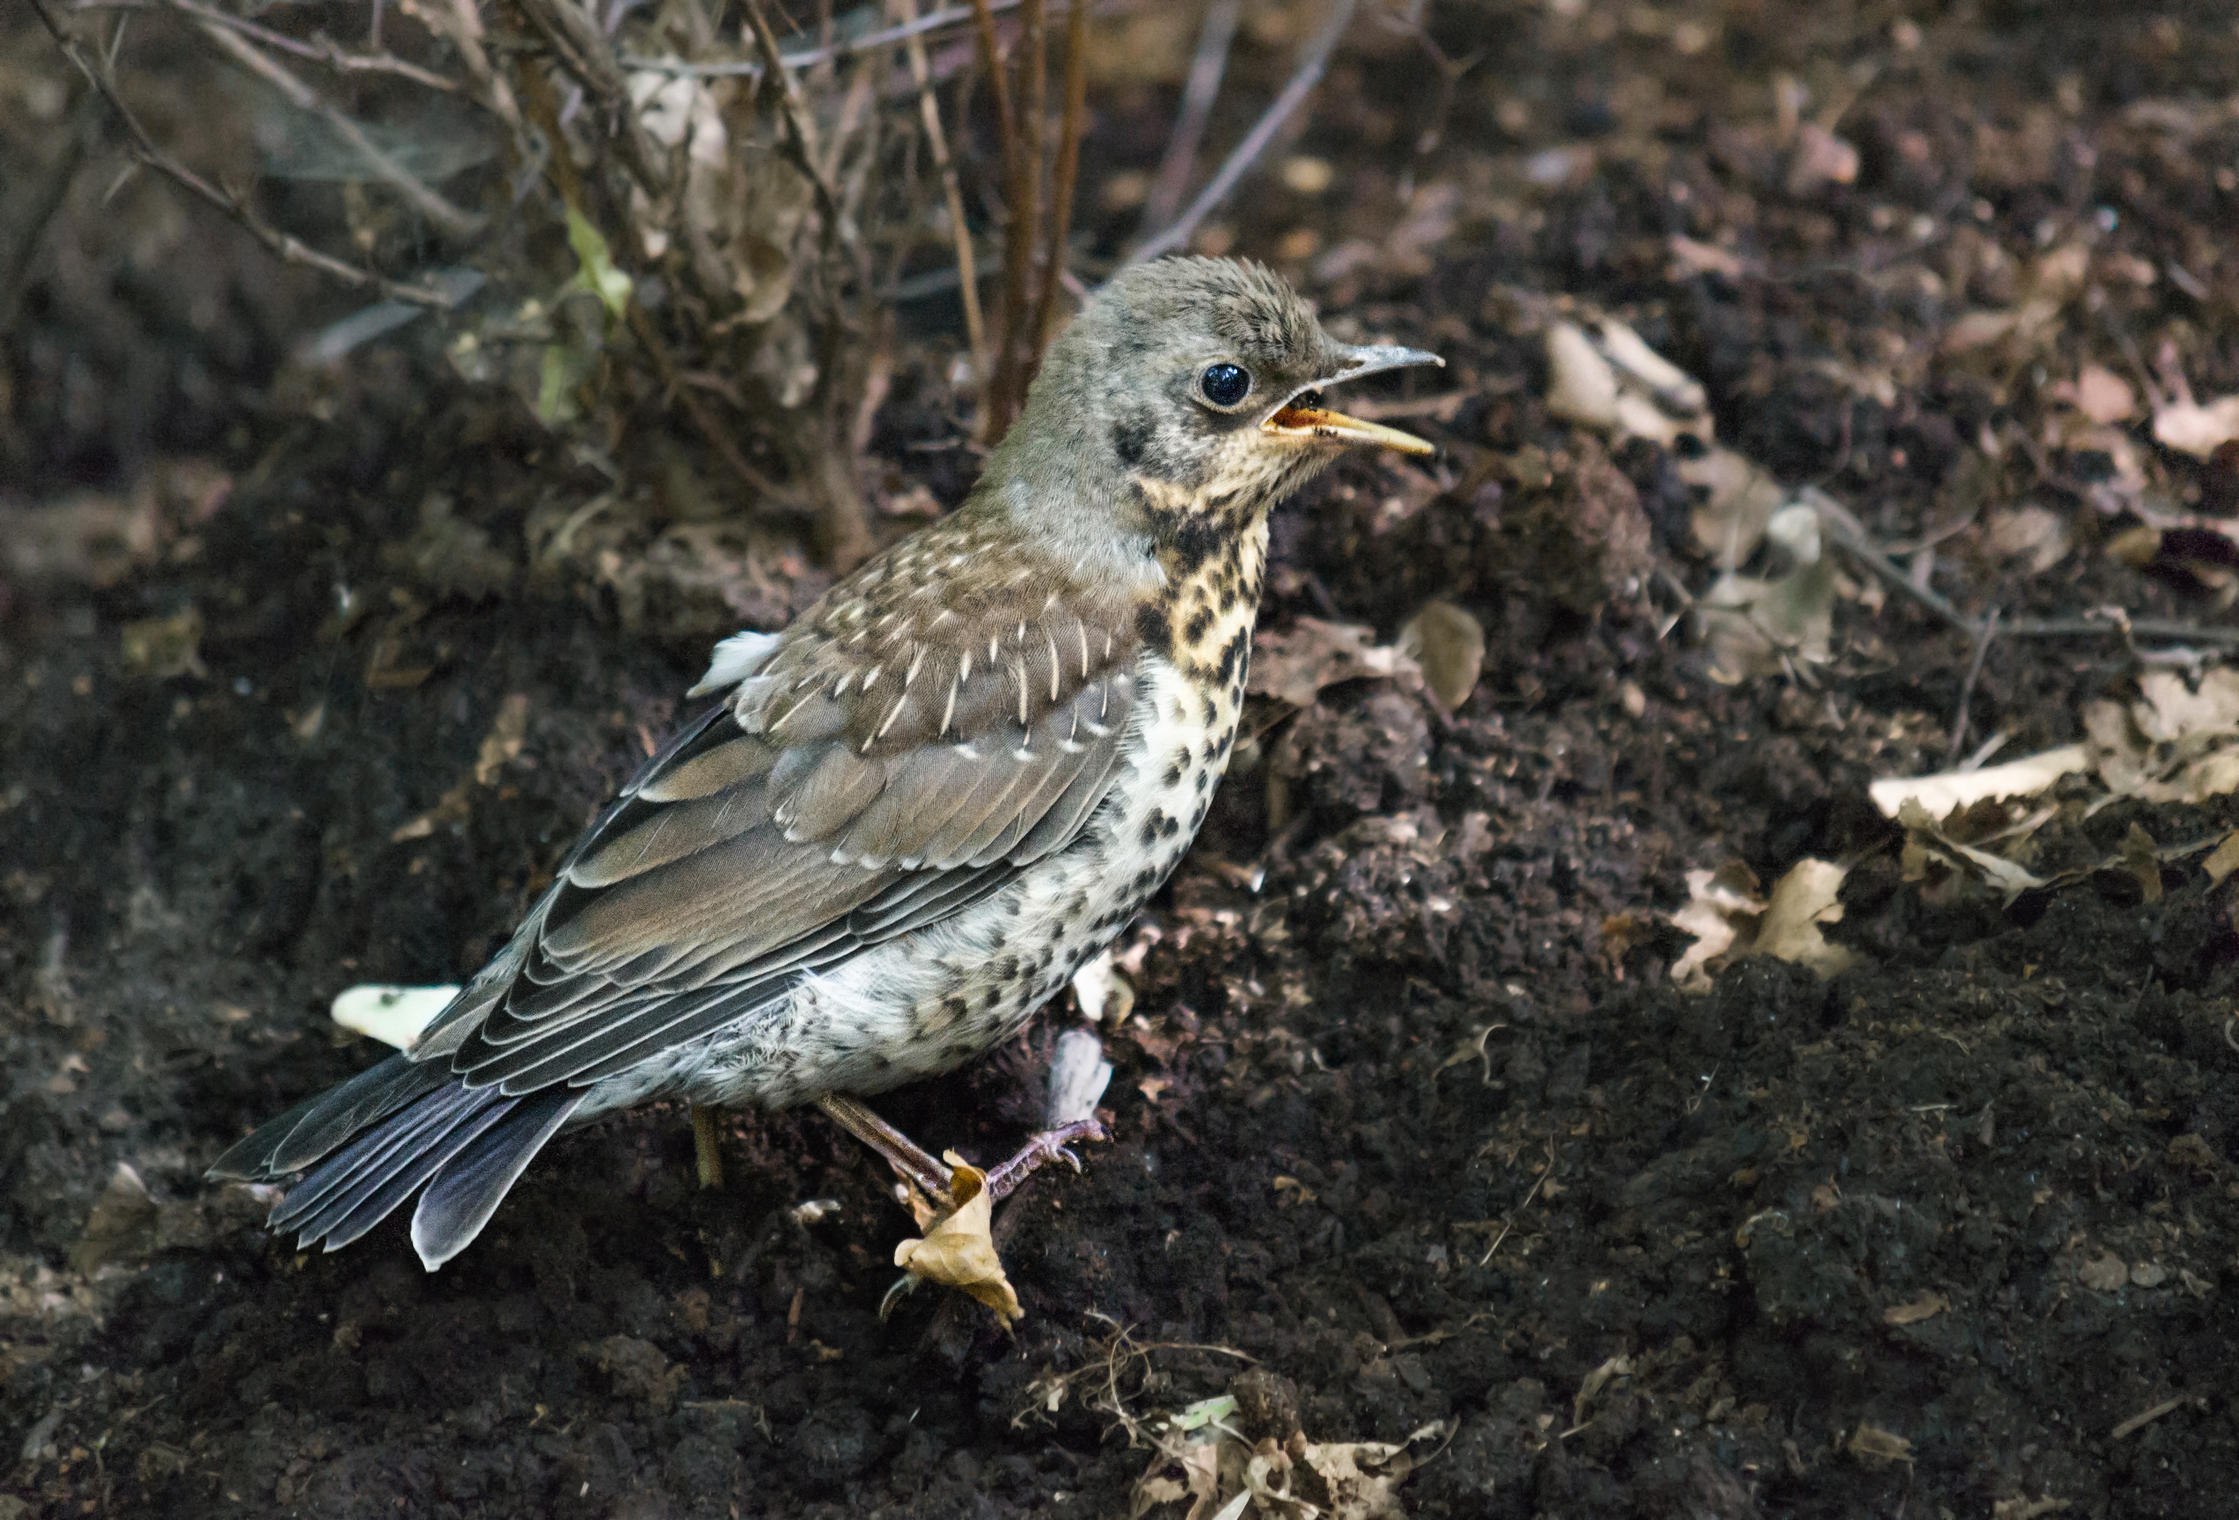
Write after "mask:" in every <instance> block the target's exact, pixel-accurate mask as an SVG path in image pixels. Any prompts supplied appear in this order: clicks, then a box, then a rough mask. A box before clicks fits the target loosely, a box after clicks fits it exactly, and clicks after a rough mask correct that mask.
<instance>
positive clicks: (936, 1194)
mask: <svg viewBox="0 0 2239 1520" xmlns="http://www.w3.org/2000/svg"><path fill="white" fill-rule="evenodd" d="M816 1106H817V1107H818V1108H821V1109H823V1110H824V1114H825V1117H826V1118H828V1119H830V1120H831V1121H832V1122H833V1123H834V1124H837V1125H838V1126H839V1127H840V1128H841V1129H844V1130H846V1131H847V1132H848V1133H849V1134H851V1135H853V1136H854V1137H855V1138H856V1139H858V1140H860V1141H862V1142H863V1143H864V1144H865V1145H867V1146H869V1147H870V1148H871V1149H872V1150H874V1151H877V1152H878V1153H879V1154H880V1155H881V1156H884V1157H885V1158H886V1164H887V1165H888V1166H891V1167H892V1168H894V1170H895V1171H896V1172H898V1173H900V1174H901V1177H902V1180H903V1181H905V1182H908V1183H909V1184H911V1185H912V1186H914V1187H916V1188H917V1189H918V1190H919V1191H920V1192H922V1193H924V1194H925V1196H926V1197H928V1198H930V1199H932V1200H933V1201H934V1202H935V1203H937V1204H939V1205H940V1206H941V1207H943V1208H949V1207H953V1200H951V1199H950V1197H949V1191H948V1181H949V1169H948V1168H947V1167H946V1166H944V1165H943V1164H942V1163H941V1161H940V1159H939V1158H938V1157H935V1156H930V1155H927V1154H926V1152H925V1148H924V1147H923V1146H921V1145H919V1144H918V1143H917V1142H916V1141H915V1140H912V1139H911V1138H910V1137H909V1136H907V1135H905V1134H903V1133H902V1132H901V1131H900V1130H898V1129H896V1128H895V1127H894V1126H893V1125H891V1124H889V1123H887V1122H886V1121H885V1120H884V1119H881V1118H880V1117H879V1116H878V1115H877V1114H874V1113H872V1112H871V1111H870V1109H868V1108H866V1107H865V1106H864V1105H863V1104H861V1103H859V1102H857V1101H856V1100H855V1099H853V1098H849V1097H844V1096H842V1095H841V1094H839V1093H827V1094H826V1095H825V1096H823V1097H821V1098H819V1099H817V1100H816Z"/></svg>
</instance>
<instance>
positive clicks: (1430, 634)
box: [1394, 602, 1485, 712]
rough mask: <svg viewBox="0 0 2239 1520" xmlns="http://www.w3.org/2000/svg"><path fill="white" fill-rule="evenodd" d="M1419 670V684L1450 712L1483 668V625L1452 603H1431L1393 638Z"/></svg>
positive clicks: (1465, 698)
mask: <svg viewBox="0 0 2239 1520" xmlns="http://www.w3.org/2000/svg"><path fill="white" fill-rule="evenodd" d="M1394 642H1395V643H1396V644H1397V645H1398V647H1399V650H1400V652H1401V653H1402V654H1405V655H1406V656H1407V657H1408V658H1409V659H1412V660H1413V661H1415V663H1416V664H1418V665H1420V666H1421V667H1422V670H1423V683H1424V684H1425V685H1426V686H1428V687H1429V688H1430V693H1431V695H1432V696H1434V697H1436V698H1437V699H1438V704H1439V706H1441V707H1443V708H1445V709H1446V710H1447V711H1448V712H1452V711H1453V710H1454V709H1455V708H1457V707H1460V706H1461V705H1462V703H1464V702H1466V701H1468V700H1469V694H1470V693H1471V692H1473V691H1475V690H1476V689H1477V678H1478V677H1479V676H1480V675H1482V674H1484V671H1485V626H1484V625H1483V624H1482V623H1480V622H1478V621H1477V619H1476V618H1474V617H1472V616H1471V615H1470V614H1469V613H1467V612H1465V611H1463V610H1462V609H1461V608H1459V607H1457V606H1455V605H1454V604H1453V603H1452V602H1431V603H1428V604H1426V605H1425V606H1424V608H1423V610H1422V611H1420V612H1418V613H1416V614H1415V615H1414V616H1413V617H1411V618H1409V619H1408V620H1407V625H1406V626H1405V627H1404V628H1402V629H1400V631H1399V637H1398V639H1396V640H1395V641H1394Z"/></svg>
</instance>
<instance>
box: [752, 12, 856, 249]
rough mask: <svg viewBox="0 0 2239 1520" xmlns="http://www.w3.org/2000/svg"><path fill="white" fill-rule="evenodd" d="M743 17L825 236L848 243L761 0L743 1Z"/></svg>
mask: <svg viewBox="0 0 2239 1520" xmlns="http://www.w3.org/2000/svg"><path fill="white" fill-rule="evenodd" d="M746 20H747V24H748V26H749V27H751V28H752V29H753V32H754V41H755V44H756V45H757V46H758V47H760V48H761V50H762V57H763V60H764V61H765V62H767V63H768V64H769V65H770V70H771V77H772V78H774V79H775V80H776V81H777V89H778V104H779V107H780V109H779V111H778V120H779V121H780V122H782V123H783V124H784V127H785V135H786V137H787V139H788V140H789V146H790V147H791V148H792V150H793V154H794V157H796V158H797V159H799V160H800V169H801V172H802V173H803V174H806V175H807V176H808V179H809V184H810V185H811V186H812V187H813V188H814V189H815V191H816V202H817V210H818V211H819V212H820V213H822V215H823V217H824V226H825V235H826V236H827V237H831V238H834V239H837V240H840V241H843V242H846V243H848V244H850V245H851V246H852V244H853V241H854V240H853V238H852V237H851V236H850V235H849V232H848V222H847V218H846V213H845V212H844V211H843V210H842V209H841V206H840V197H839V192H838V191H837V190H835V189H834V188H833V186H832V182H831V180H830V179H829V178H828V177H827V176H826V173H825V168H824V162H823V158H822V156H821V155H820V154H819V152H818V150H817V145H816V123H815V120H814V119H813V118H812V117H811V116H810V115H809V109H808V102H807V101H805V100H803V99H802V98H801V82H800V80H798V79H797V78H795V77H794V74H793V71H792V70H791V69H790V68H788V67H787V66H786V63H785V55H784V54H783V53H782V52H780V51H779V50H778V45H777V33H776V32H774V31H772V30H771V29H770V18H769V17H768V16H766V15H764V14H763V11H762V4H761V0H747V5H746Z"/></svg>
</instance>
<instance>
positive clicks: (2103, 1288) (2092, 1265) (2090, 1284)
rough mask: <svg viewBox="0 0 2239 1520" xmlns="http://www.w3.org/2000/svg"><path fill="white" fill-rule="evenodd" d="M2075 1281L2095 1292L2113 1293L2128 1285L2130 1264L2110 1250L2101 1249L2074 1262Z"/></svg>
mask: <svg viewBox="0 0 2239 1520" xmlns="http://www.w3.org/2000/svg"><path fill="white" fill-rule="evenodd" d="M2076 1281H2078V1282H2080V1283H2082V1284H2083V1285H2084V1286H2085V1287H2087V1288H2089V1289H2091V1290H2092V1291H2093V1292H2095V1293H2114V1292H2117V1291H2119V1290H2120V1289H2122V1288H2125V1287H2127V1286H2129V1283H2130V1264H2129V1263H2128V1262H2126V1261H2124V1260H2123V1259H2122V1258H2121V1257H2119V1256H2117V1255H2116V1254H2115V1253H2114V1252H2112V1251H2101V1252H2100V1253H2099V1254H2098V1255H2097V1256H2092V1257H2087V1258H2086V1259H2085V1260H2083V1261H2081V1262H2078V1263H2077V1264H2076Z"/></svg>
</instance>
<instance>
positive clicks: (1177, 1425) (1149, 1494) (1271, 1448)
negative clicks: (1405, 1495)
mask: <svg viewBox="0 0 2239 1520" xmlns="http://www.w3.org/2000/svg"><path fill="white" fill-rule="evenodd" d="M1186 1414H1187V1412H1186V1411H1185V1416H1186ZM1164 1424H1165V1426H1166V1428H1167V1429H1168V1431H1169V1432H1170V1434H1169V1436H1168V1437H1167V1439H1166V1440H1164V1441H1162V1442H1161V1446H1160V1453H1159V1456H1158V1457H1157V1458H1156V1459H1155V1460H1154V1461H1153V1462H1152V1463H1151V1466H1150V1469H1149V1470H1148V1471H1147V1472H1145V1473H1144V1475H1143V1476H1142V1478H1140V1479H1139V1480H1137V1482H1136V1485H1135V1498H1134V1503H1133V1505H1132V1507H1131V1509H1130V1513H1131V1514H1133V1515H1136V1516H1145V1515H1150V1514H1152V1513H1153V1512H1154V1511H1158V1510H1160V1509H1162V1508H1163V1507H1165V1506H1169V1505H1180V1504H1182V1503H1184V1502H1185V1501H1186V1502H1187V1504H1188V1508H1187V1509H1186V1510H1183V1511H1181V1520H1240V1517H1243V1516H1245V1515H1252V1516H1257V1517H1262V1520H1402V1517H1403V1516H1404V1515H1405V1514H1406V1511H1405V1510H1404V1509H1402V1508H1401V1507H1400V1502H1399V1488H1400V1485H1401V1484H1403V1483H1405V1482H1406V1481H1407V1479H1408V1477H1409V1476H1410V1475H1412V1474H1413V1473H1414V1471H1415V1470H1416V1469H1417V1468H1419V1467H1421V1466H1422V1465H1423V1464H1424V1463H1425V1462H1427V1461H1428V1460H1430V1458H1431V1457H1432V1456H1434V1455H1436V1454H1437V1452H1438V1451H1439V1450H1440V1449H1442V1448H1443V1447H1444V1445H1445V1443H1446V1442H1447V1441H1449V1440H1451V1439H1452V1438H1453V1434H1454V1425H1455V1422H1453V1421H1451V1420H1441V1421H1438V1422H1436V1423H1434V1424H1430V1425H1425V1426H1423V1427H1422V1428H1421V1429H1420V1430H1417V1431H1415V1432H1414V1433H1413V1434H1412V1435H1410V1436H1408V1437H1407V1439H1406V1440H1404V1441H1309V1440H1307V1439H1306V1437H1305V1436H1304V1434H1302V1433H1301V1434H1294V1435H1293V1436H1292V1437H1291V1438H1290V1439H1289V1440H1288V1441H1281V1442H1278V1441H1276V1440H1273V1439H1271V1438H1265V1439H1261V1440H1259V1441H1246V1440H1244V1439H1243V1438H1242V1437H1241V1436H1239V1435H1238V1434H1237V1433H1236V1431H1235V1429H1234V1427H1232V1426H1230V1425H1229V1424H1227V1423H1226V1422H1225V1421H1218V1420H1216V1421H1213V1422H1210V1423H1206V1422H1196V1423H1191V1422H1189V1421H1188V1420H1187V1419H1186V1418H1178V1417H1169V1418H1168V1419H1167V1420H1166V1421H1165V1422H1164ZM1183 1431H1186V1432H1189V1433H1190V1434H1192V1435H1194V1436H1195V1437H1197V1438H1196V1439H1191V1440H1188V1441H1186V1442H1183V1441H1175V1440H1174V1439H1173V1435H1172V1434H1171V1433H1173V1432H1183ZM1167 1513H1169V1514H1171V1513H1173V1511H1171V1510H1168V1511H1167Z"/></svg>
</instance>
